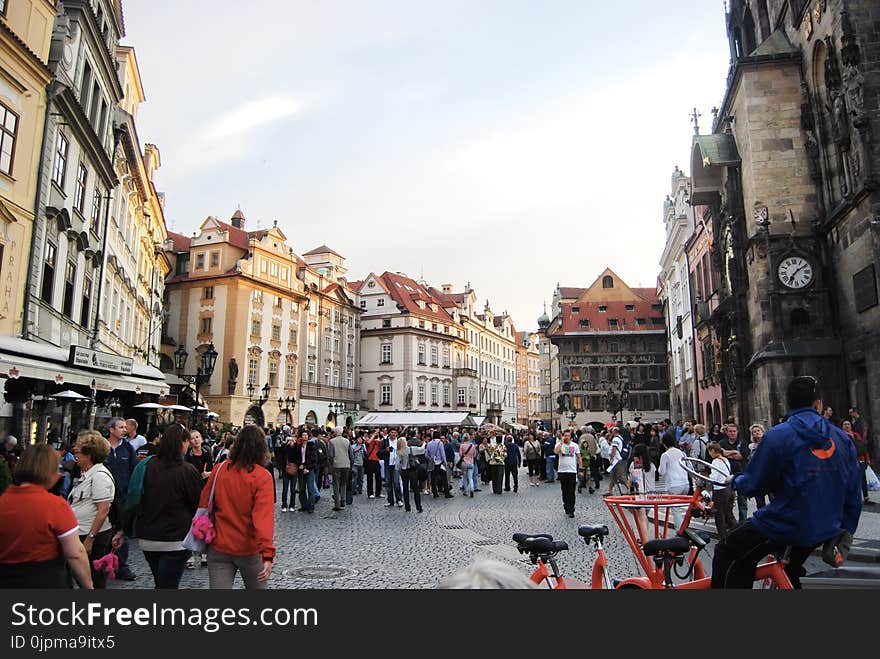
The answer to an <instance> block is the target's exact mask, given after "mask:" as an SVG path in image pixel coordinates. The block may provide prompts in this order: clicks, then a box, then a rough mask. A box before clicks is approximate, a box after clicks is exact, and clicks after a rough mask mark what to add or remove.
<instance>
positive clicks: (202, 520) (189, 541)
mask: <svg viewBox="0 0 880 659" xmlns="http://www.w3.org/2000/svg"><path fill="white" fill-rule="evenodd" d="M222 468H223V465H221V466H220V467H218V468H217V475H216V476H214V482H213V483H211V493H210V494H209V495H208V505H207V507H206V508H199V509H198V510H196V514H195V516H194V517H193V521H192V524H191V525H190V527H189V533H187V534H186V537H185V538H184V539H183V546H184V547H185V548H186V549H189V550H190V551H195V552H199V553H205V552H206V551H208V545H209V544H211V543H212V542H213V541H214V538H215V537H217V533H216V531H215V530H214V489H215V488H216V487H217V481H218V480H220V470H221V469H222Z"/></svg>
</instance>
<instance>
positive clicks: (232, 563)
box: [199, 425, 275, 589]
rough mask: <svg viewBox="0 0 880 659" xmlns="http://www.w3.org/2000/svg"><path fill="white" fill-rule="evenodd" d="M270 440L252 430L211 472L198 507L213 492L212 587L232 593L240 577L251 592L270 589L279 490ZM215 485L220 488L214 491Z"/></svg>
mask: <svg viewBox="0 0 880 659" xmlns="http://www.w3.org/2000/svg"><path fill="white" fill-rule="evenodd" d="M267 464H269V446H268V444H267V443H266V435H265V434H263V431H262V430H261V429H260V428H259V427H258V426H254V425H249V426H245V427H244V429H243V430H242V431H241V432H240V433H239V434H238V437H236V438H235V443H234V444H233V445H232V449H231V450H230V452H229V459H228V460H226V461H224V462H223V463H222V464H221V465H220V466H219V467H215V468H214V470H213V471H211V477H210V478H209V479H208V484H207V485H206V486H205V488H204V489H203V490H202V498H201V502H200V503H199V506H200V507H202V508H206V507H207V506H208V498H209V497H210V494H211V488H212V487H213V488H214V510H213V514H214V530H215V531H216V533H217V537H216V538H215V539H214V541H213V542H212V543H211V544H210V546H209V547H208V586H209V587H210V588H219V589H229V588H232V582H233V581H234V580H235V574H236V572H238V571H239V570H240V571H241V577H242V579H243V580H244V586H245V588H248V589H263V588H266V585H267V582H268V581H269V575H270V574H271V573H272V561H273V560H274V559H275V545H274V544H273V537H274V535H275V488H274V485H273V483H272V474H270V473H269V471H268V470H267V469H260V468H258V467H261V466H262V467H265V466H266V465H267ZM215 483H216V485H215Z"/></svg>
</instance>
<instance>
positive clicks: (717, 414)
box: [712, 400, 721, 423]
mask: <svg viewBox="0 0 880 659" xmlns="http://www.w3.org/2000/svg"><path fill="white" fill-rule="evenodd" d="M712 423H721V406H720V405H719V404H718V401H717V400H716V401H715V404H714V406H713V407H712Z"/></svg>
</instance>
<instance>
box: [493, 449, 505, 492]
mask: <svg viewBox="0 0 880 659" xmlns="http://www.w3.org/2000/svg"><path fill="white" fill-rule="evenodd" d="M506 458H507V448H506V447H505V446H504V442H502V441H501V440H500V439H498V440H497V441H496V442H495V444H494V446H490V447H489V470H490V472H491V474H492V493H493V494H501V493H502V491H503V490H502V487H501V485H502V482H503V480H504V461H505V460H506Z"/></svg>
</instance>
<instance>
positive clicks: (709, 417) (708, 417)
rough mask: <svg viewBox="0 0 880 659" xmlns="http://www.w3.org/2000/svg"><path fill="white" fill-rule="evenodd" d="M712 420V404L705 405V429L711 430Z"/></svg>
mask: <svg viewBox="0 0 880 659" xmlns="http://www.w3.org/2000/svg"><path fill="white" fill-rule="evenodd" d="M712 419H714V417H713V416H712V403H706V418H705V419H704V422H705V424H706V426H707V429H708V428H711V427H712V424H713V423H715V422H714V421H713V420H712Z"/></svg>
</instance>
